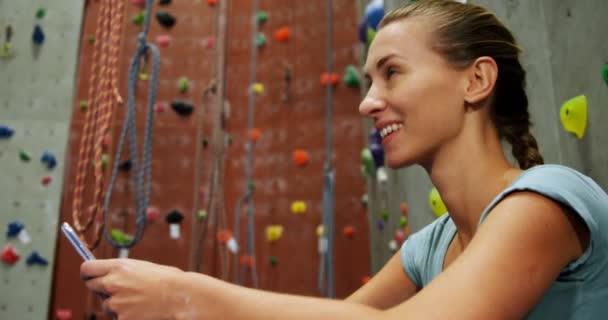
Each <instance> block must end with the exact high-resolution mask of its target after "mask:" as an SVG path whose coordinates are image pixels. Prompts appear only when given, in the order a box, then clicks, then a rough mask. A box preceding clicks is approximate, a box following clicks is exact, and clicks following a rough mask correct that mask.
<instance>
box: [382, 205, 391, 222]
mask: <svg viewBox="0 0 608 320" xmlns="http://www.w3.org/2000/svg"><path fill="white" fill-rule="evenodd" d="M380 216H381V217H382V220H384V221H388V218H389V217H390V212H389V211H388V209H387V208H384V209H382V211H380Z"/></svg>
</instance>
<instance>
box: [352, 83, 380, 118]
mask: <svg viewBox="0 0 608 320" xmlns="http://www.w3.org/2000/svg"><path fill="white" fill-rule="evenodd" d="M385 108H386V102H385V101H384V99H382V98H381V97H380V95H378V93H377V92H376V90H374V88H373V87H372V88H370V90H369V91H368V92H367V95H366V96H365V98H363V101H361V104H359V113H361V114H362V115H364V116H367V117H372V116H373V115H374V114H376V113H378V112H379V111H382V110H384V109H385Z"/></svg>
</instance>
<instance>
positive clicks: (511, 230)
mask: <svg viewBox="0 0 608 320" xmlns="http://www.w3.org/2000/svg"><path fill="white" fill-rule="evenodd" d="M519 52H520V50H519V48H518V46H517V44H516V42H515V39H514V36H513V35H512V34H511V32H510V31H509V30H508V29H507V28H506V27H505V26H504V25H503V24H502V23H501V22H500V21H499V20H498V19H497V18H496V16H495V15H494V14H492V13H490V12H488V11H487V10H486V9H484V8H482V7H480V6H477V5H473V4H462V3H459V2H456V1H449V0H419V1H416V2H413V3H410V4H407V5H405V6H403V7H402V8H400V9H397V10H395V11H393V12H391V13H389V14H388V15H387V16H385V17H384V19H383V20H382V22H381V23H380V26H379V30H378V32H377V34H376V37H375V40H374V41H373V42H372V44H371V46H370V48H369V53H368V58H367V63H366V67H365V71H366V76H367V78H368V79H369V81H370V88H369V91H368V93H367V95H366V97H365V98H364V99H363V101H362V102H361V104H360V107H359V111H360V113H361V114H363V115H364V116H366V117H368V118H370V119H371V120H372V121H373V122H374V124H375V126H376V128H377V129H378V131H379V132H380V134H381V136H382V144H383V147H384V151H385V157H386V161H387V163H388V165H389V166H390V167H392V168H402V167H406V166H410V165H415V164H418V165H421V166H422V167H423V168H424V169H425V170H426V171H427V173H428V174H429V176H430V178H431V180H432V182H433V184H434V185H435V186H436V187H437V189H438V190H439V191H440V193H441V195H442V199H443V200H444V202H445V204H446V207H447V208H448V214H446V215H444V216H442V217H441V218H439V219H438V220H436V221H435V222H434V223H432V224H430V225H429V226H427V227H425V228H424V229H422V230H421V231H419V232H417V233H415V234H414V235H412V236H411V237H410V238H409V239H408V240H407V241H406V242H405V243H404V244H403V246H402V248H401V250H400V252H398V253H397V254H396V255H395V256H394V257H393V258H392V259H391V260H390V261H389V262H388V263H387V264H386V266H385V267H384V268H383V269H382V270H381V271H380V272H379V273H378V274H377V275H375V276H374V277H373V278H372V279H371V281H369V282H368V283H367V284H366V285H364V286H363V287H362V288H360V289H359V290H357V291H356V292H355V293H353V294H352V295H351V296H350V297H348V298H347V299H346V301H336V300H326V299H317V298H311V297H298V296H293V295H285V294H276V293H269V292H262V291H260V290H253V289H247V288H242V287H237V286H234V285H231V284H227V283H225V282H222V281H219V280H216V279H213V278H210V277H207V276H205V275H200V274H194V273H184V272H182V271H180V270H177V269H174V268H168V267H164V266H158V265H154V264H150V263H146V262H142V261H135V260H102V261H92V262H86V263H84V264H83V265H82V268H81V271H82V274H83V276H84V277H86V278H90V279H91V280H88V281H87V286H88V287H89V288H90V289H91V290H93V291H97V292H103V293H106V294H108V295H109V298H108V299H106V301H105V302H104V305H105V307H106V308H107V310H110V311H112V312H115V313H116V314H118V315H119V318H120V319H135V318H137V319H158V318H163V319H164V318H174V319H181V318H187V319H220V318H221V319H279V318H280V319H319V318H323V319H521V318H526V317H527V318H528V319H599V318H602V315H603V314H605V313H606V312H608V305H607V304H606V303H605V301H607V300H608V268H607V267H608V250H606V249H607V247H608V233H607V232H605V230H606V229H607V228H608V195H607V194H606V193H605V192H604V191H603V190H602V189H601V188H600V187H599V186H598V185H597V184H596V183H595V182H594V181H593V180H592V179H590V178H589V177H587V176H585V175H583V174H581V173H579V172H577V171H575V170H573V169H570V168H568V167H565V166H560V165H544V164H543V158H542V156H541V155H540V153H539V151H538V148H537V143H536V140H535V138H534V137H533V136H532V135H531V133H530V125H531V124H530V116H529V113H528V99H527V96H526V92H525V90H524V88H525V71H524V70H523V68H522V66H521V64H520V62H519ZM503 139H504V140H506V141H508V142H509V143H510V144H511V145H512V152H513V155H514V157H515V159H516V160H517V162H518V166H514V165H513V164H511V163H510V162H509V161H508V159H507V157H506V156H505V154H504V153H503V149H502V144H501V140H503ZM235 306H238V307H235Z"/></svg>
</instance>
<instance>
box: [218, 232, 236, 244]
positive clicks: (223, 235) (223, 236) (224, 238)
mask: <svg viewBox="0 0 608 320" xmlns="http://www.w3.org/2000/svg"><path fill="white" fill-rule="evenodd" d="M231 238H233V237H232V232H230V231H229V230H226V229H223V230H220V231H218V232H217V241H218V242H219V243H221V244H226V243H227V242H228V241H229V240H230V239H231Z"/></svg>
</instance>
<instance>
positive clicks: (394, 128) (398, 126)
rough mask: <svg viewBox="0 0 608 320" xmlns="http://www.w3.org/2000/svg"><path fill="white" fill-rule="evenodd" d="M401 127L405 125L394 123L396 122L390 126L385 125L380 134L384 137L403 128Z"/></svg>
mask: <svg viewBox="0 0 608 320" xmlns="http://www.w3.org/2000/svg"><path fill="white" fill-rule="evenodd" d="M401 127H403V125H402V124H400V123H399V124H397V123H394V124H391V125H388V126H386V127H384V129H382V130H380V136H381V137H382V138H384V137H386V136H388V135H389V134H391V133H393V132H395V131H397V130H399V129H401Z"/></svg>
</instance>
